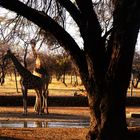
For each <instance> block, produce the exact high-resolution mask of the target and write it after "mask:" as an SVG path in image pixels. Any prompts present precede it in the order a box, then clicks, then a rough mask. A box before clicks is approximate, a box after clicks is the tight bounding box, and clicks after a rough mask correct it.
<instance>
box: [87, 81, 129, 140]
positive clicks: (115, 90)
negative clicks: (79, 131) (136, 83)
mask: <svg viewBox="0 0 140 140" xmlns="http://www.w3.org/2000/svg"><path fill="white" fill-rule="evenodd" d="M104 84H105V85H106V86H104V87H102V89H101V88H99V89H96V90H95V91H97V92H98V93H95V91H94V93H93V96H88V99H89V107H90V119H91V122H90V131H89V134H88V135H87V140H95V139H96V140H124V139H126V136H127V135H126V134H127V125H126V116H125V99H126V91H124V90H121V89H120V88H119V87H118V83H114V82H113V81H110V82H109V83H104ZM101 92H103V94H102V93H101ZM99 95H101V96H99Z"/></svg>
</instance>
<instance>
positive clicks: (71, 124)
mask: <svg viewBox="0 0 140 140" xmlns="http://www.w3.org/2000/svg"><path fill="white" fill-rule="evenodd" d="M0 127H10V128H47V127H48V128H60V127H65V128H86V127H89V121H67V122H66V121H64V122H45V121H43V122H42V121H0Z"/></svg>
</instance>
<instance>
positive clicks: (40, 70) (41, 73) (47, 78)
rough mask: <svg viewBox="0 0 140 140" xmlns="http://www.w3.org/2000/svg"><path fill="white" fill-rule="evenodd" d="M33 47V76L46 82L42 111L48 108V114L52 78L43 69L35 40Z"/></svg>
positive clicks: (32, 43) (32, 42)
mask: <svg viewBox="0 0 140 140" xmlns="http://www.w3.org/2000/svg"><path fill="white" fill-rule="evenodd" d="M31 47H32V52H33V55H34V58H35V68H34V71H33V74H34V75H36V76H38V77H40V78H41V79H42V80H43V82H44V90H43V97H44V98H43V109H42V111H43V110H44V109H45V108H46V113H47V114H48V113H49V112H48V102H47V98H48V94H49V91H48V85H49V81H50V76H49V73H48V71H47V70H46V69H45V68H44V67H43V64H42V61H41V59H40V56H39V54H38V53H37V51H36V49H35V47H36V43H35V40H32V41H31ZM35 110H36V107H35Z"/></svg>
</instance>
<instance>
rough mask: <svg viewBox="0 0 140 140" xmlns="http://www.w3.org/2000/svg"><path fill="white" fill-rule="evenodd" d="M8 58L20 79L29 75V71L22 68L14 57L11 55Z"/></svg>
mask: <svg viewBox="0 0 140 140" xmlns="http://www.w3.org/2000/svg"><path fill="white" fill-rule="evenodd" d="M10 58H11V60H12V61H13V64H14V65H15V67H16V69H17V71H18V73H19V74H20V76H21V77H26V76H27V75H29V74H31V72H30V71H29V70H27V69H26V68H25V67H23V66H22V64H21V63H20V62H19V61H18V59H17V58H16V57H15V56H14V55H11V56H10Z"/></svg>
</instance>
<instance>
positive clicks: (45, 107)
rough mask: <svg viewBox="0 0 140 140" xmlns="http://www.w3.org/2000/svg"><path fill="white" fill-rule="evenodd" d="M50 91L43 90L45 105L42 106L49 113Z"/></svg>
mask: <svg viewBox="0 0 140 140" xmlns="http://www.w3.org/2000/svg"><path fill="white" fill-rule="evenodd" d="M48 92H49V91H48V90H45V91H44V92H43V106H42V108H43V109H46V113H47V114H48V113H49V111H48Z"/></svg>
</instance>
